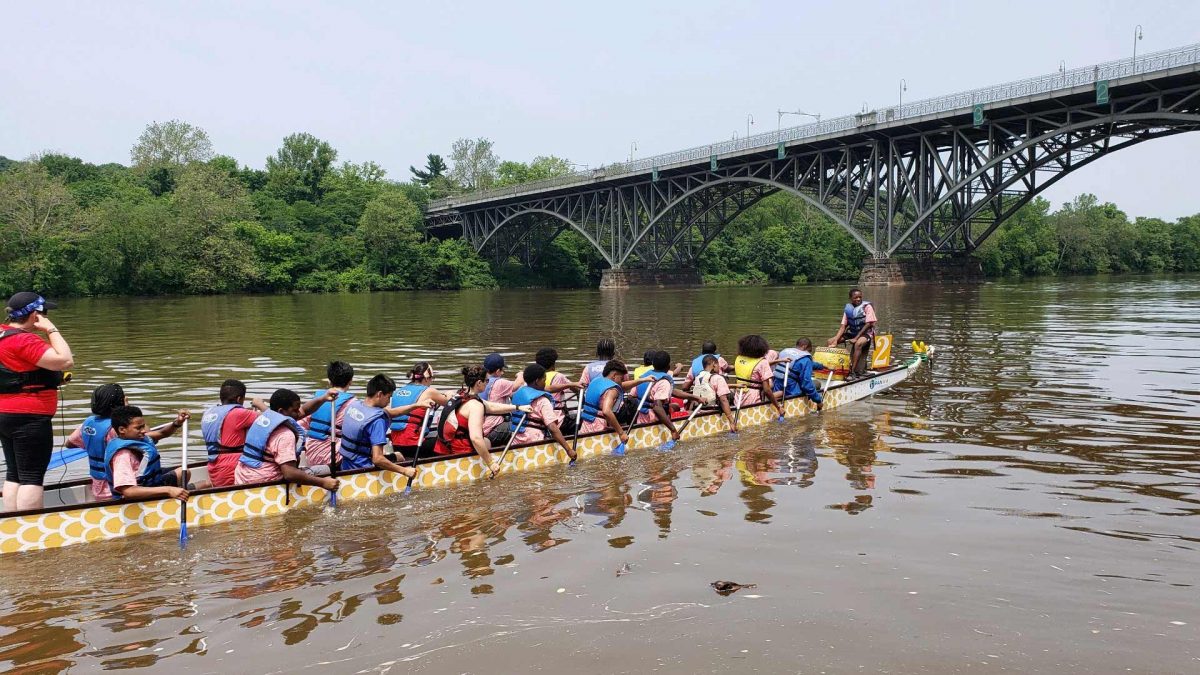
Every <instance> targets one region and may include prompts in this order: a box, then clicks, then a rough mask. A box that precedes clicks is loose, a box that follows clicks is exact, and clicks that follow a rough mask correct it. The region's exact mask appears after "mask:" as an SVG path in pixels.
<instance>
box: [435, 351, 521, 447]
mask: <svg viewBox="0 0 1200 675" xmlns="http://www.w3.org/2000/svg"><path fill="white" fill-rule="evenodd" d="M506 367H507V364H505V362H504V356H503V355H502V354H499V353H497V352H492V353H491V354H488V355H487V356H486V357H484V359H483V369H484V370H485V371H487V381H486V383H485V384H484V385H483V391H482V392H480V393H479V399H480V400H481V401H491V402H493V403H508V402H509V399H510V398H512V395H513V392H514V391H516V390H517V389H518V388H519V387H520V386H521V385H520V383H518V382H516V381H514V380H506V379H504V369H505V368H506ZM483 435H484V436H485V437H486V438H487V439H488V441H489V442H490V443H491V444H492V445H504V444H505V443H507V442H508V437H509V436H511V435H512V426H511V425H510V424H509V421H508V415H499V414H497V415H485V416H484V418H483ZM421 454H422V455H424V454H425V452H424V451H422V452H421Z"/></svg>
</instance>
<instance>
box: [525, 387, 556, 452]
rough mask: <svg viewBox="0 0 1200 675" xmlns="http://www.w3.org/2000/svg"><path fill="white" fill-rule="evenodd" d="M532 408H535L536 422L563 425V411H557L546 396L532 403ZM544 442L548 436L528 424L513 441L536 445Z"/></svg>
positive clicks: (534, 416) (534, 417)
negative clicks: (538, 442)
mask: <svg viewBox="0 0 1200 675" xmlns="http://www.w3.org/2000/svg"><path fill="white" fill-rule="evenodd" d="M530 406H531V407H532V408H533V419H534V420H535V421H537V422H541V423H542V424H546V423H549V422H553V423H554V424H562V421H563V412H562V411H561V410H555V409H554V404H553V403H551V402H550V400H549V399H547V398H546V397H545V396H542V397H541V398H539V399H537V400H536V401H534V402H533V403H531V404H530ZM544 440H546V434H545V433H543V432H542V430H541V429H534V428H532V427H530V426H529V425H528V424H526V425H525V428H524V429H522V430H521V433H519V434H517V435H516V437H515V438H514V439H513V442H514V443H535V442H537V441H544Z"/></svg>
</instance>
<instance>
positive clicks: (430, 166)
mask: <svg viewBox="0 0 1200 675" xmlns="http://www.w3.org/2000/svg"><path fill="white" fill-rule="evenodd" d="M408 170H409V171H411V172H412V175H413V180H415V181H416V182H418V183H420V184H421V185H424V186H426V187H428V186H429V184H430V183H432V182H433V181H434V180H436V179H438V178H442V177H443V176H445V175H446V170H447V167H446V160H444V159H442V156H441V155H435V154H433V153H430V154H428V155H426V156H425V168H424V169H418V168H416V167H415V166H410V167H408Z"/></svg>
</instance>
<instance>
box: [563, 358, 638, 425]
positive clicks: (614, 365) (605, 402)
mask: <svg viewBox="0 0 1200 675" xmlns="http://www.w3.org/2000/svg"><path fill="white" fill-rule="evenodd" d="M628 374H629V370H628V368H626V367H625V364H624V363H623V362H622V361H620V360H619V359H613V360H611V361H609V362H607V363H605V364H604V370H603V371H601V376H600V377H598V378H596V379H594V380H592V381H591V382H589V383H588V386H587V389H585V390H584V392H583V408H582V410H580V412H579V414H580V423H579V433H581V434H590V433H596V432H600V431H605V430H611V431H616V432H617V436H618V437H619V439H620V441H621V442H622V443H626V442H628V441H629V437H628V436H627V435H626V433H625V427H624V425H625V424H627V423H628V422H629V421H632V420H633V416H634V415H635V414H637V410H636V408H637V401H636V400H633V401H632V403H629V404H628V405H625V403H626V402H628V401H631V400H632V399H627V398H625V392H627V391H629V390H630V389H633V388H634V387H635V386H637V385H639V384H642V383H644V382H650V381H651V379H650V378H646V379H644V380H627V377H628ZM623 407H624V408H625V410H627V411H628V412H623V411H622V408H623ZM622 418H624V419H622Z"/></svg>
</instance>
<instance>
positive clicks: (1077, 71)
mask: <svg viewBox="0 0 1200 675" xmlns="http://www.w3.org/2000/svg"><path fill="white" fill-rule="evenodd" d="M1197 64H1200V44H1193V45H1188V46H1186V47H1177V48H1174V49H1168V50H1164V51H1161V52H1152V53H1150V54H1145V55H1142V56H1139V57H1137V59H1136V60H1135V59H1132V58H1129V59H1122V60H1119V61H1109V62H1107V63H1100V64H1096V65H1091V66H1085V67H1082V68H1073V69H1071V70H1065V71H1059V72H1056V73H1053V74H1050V75H1040V76H1038V77H1032V78H1029V79H1025V80H1016V81H1013V82H1006V83H1004V84H997V85H991V86H988V87H981V88H979V89H972V90H970V91H965V92H959V93H957V94H950V95H947V96H940V97H937V98H930V99H925V100H920V101H913V102H912V103H904V104H903V105H899V106H891V107H886V108H882V109H877V110H871V111H867V112H864V113H859V114H855V115H845V116H843V117H835V118H832V119H827V120H821V121H820V122H813V123H810V124H803V125H800V126H795V127H788V128H786V129H780V130H778V131H770V132H766V133H761V134H756V135H753V136H747V137H745V138H741V139H734V140H731V141H721V142H719V143H711V144H709V145H699V146H696V147H694V148H688V149H686V150H678V151H676V152H669V153H666V154H662V155H655V156H653V157H645V158H642V159H638V160H634V161H631V162H622V163H619V164H612V165H608V166H604V167H600V168H597V169H592V170H589V171H577V172H574V173H569V174H565V175H562V176H557V177H554V178H548V179H545V180H539V181H534V182H530V183H522V184H520V185H512V186H508V187H503V188H493V189H488V190H481V191H478V192H472V193H469V194H463V195H458V196H455V197H447V198H445V199H435V200H431V201H430V202H429V207H428V208H429V210H436V209H442V208H446V207H449V206H453V205H455V204H461V203H465V202H477V201H482V200H488V199H495V198H499V197H504V196H508V195H515V194H522V193H527V192H543V191H545V190H547V189H550V188H555V187H560V186H565V185H578V184H586V183H589V182H595V181H599V180H609V179H612V178H620V177H624V176H631V175H637V174H644V173H647V172H649V171H651V170H653V169H656V168H663V167H667V166H673V165H676V164H683V163H691V162H697V161H703V160H706V159H708V158H710V157H713V156H721V155H727V154H729V153H734V152H745V151H751V150H767V149H770V148H774V147H776V146H778V145H779V144H780V143H790V142H794V141H800V140H805V139H812V138H818V137H821V136H828V135H831V134H838V133H841V132H846V131H851V130H853V129H856V128H858V127H860V126H865V125H869V124H876V123H879V122H884V123H889V122H895V121H897V120H902V119H911V118H918V117H925V116H927V115H936V114H939V113H945V112H950V111H955V110H963V109H966V108H970V107H972V106H975V105H980V104H989V103H998V102H1001V101H1009V100H1013V99H1019V98H1024V97H1027V96H1034V95H1038V94H1047V93H1051V92H1054V91H1059V90H1065V89H1071V88H1074V87H1077V86H1081V85H1088V84H1094V83H1096V82H1099V81H1103V80H1113V79H1117V78H1122V77H1128V76H1131V75H1145V74H1149V73H1155V72H1159V71H1163V70H1170V69H1172V68H1178V67H1180V66H1190V65H1197Z"/></svg>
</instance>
